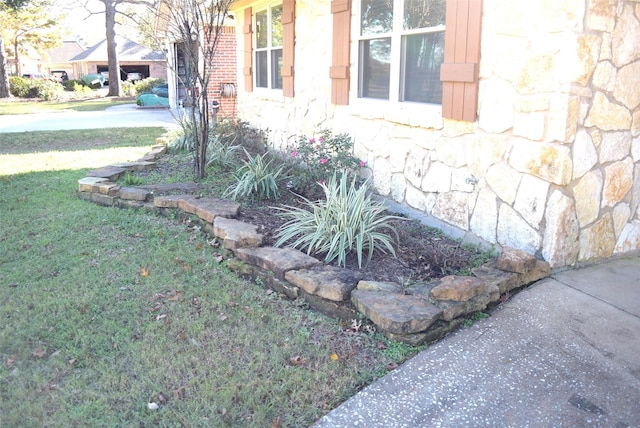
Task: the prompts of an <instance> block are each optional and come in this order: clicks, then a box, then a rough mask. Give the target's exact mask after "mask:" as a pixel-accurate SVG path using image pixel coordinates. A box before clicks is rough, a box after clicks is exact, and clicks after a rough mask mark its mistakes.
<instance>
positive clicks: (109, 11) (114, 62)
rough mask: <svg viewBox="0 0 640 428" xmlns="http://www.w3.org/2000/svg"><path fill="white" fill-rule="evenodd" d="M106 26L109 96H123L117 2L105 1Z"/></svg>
mask: <svg viewBox="0 0 640 428" xmlns="http://www.w3.org/2000/svg"><path fill="white" fill-rule="evenodd" d="M103 2H104V12H105V26H106V30H107V59H108V61H109V94H108V96H110V97H119V96H121V95H122V91H121V85H120V62H119V61H118V47H117V46H116V29H115V28H116V1H115V0H103Z"/></svg>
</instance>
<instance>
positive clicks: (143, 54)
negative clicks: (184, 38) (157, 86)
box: [71, 36, 167, 80]
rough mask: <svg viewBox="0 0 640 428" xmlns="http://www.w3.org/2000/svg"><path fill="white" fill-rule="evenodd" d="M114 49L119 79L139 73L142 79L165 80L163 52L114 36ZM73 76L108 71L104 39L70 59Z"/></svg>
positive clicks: (164, 56) (165, 62)
mask: <svg viewBox="0 0 640 428" xmlns="http://www.w3.org/2000/svg"><path fill="white" fill-rule="evenodd" d="M116 49H117V53H118V62H119V63H120V79H121V80H127V74H128V73H140V74H142V78H147V77H155V78H161V79H166V78H167V59H166V55H165V53H164V52H158V51H153V50H151V49H149V48H146V47H144V46H142V45H139V44H138V43H136V42H134V41H131V40H129V39H126V38H124V37H120V36H116ZM71 62H72V63H73V71H74V75H75V76H77V77H78V78H80V77H82V76H84V75H86V74H92V73H101V72H107V71H109V62H108V57H107V41H106V39H105V40H103V41H101V42H99V43H97V44H95V45H94V46H92V47H90V48H89V49H87V50H86V51H84V52H82V53H80V54H78V55H76V56H75V57H73V58H72V59H71Z"/></svg>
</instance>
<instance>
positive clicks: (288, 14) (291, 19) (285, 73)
mask: <svg viewBox="0 0 640 428" xmlns="http://www.w3.org/2000/svg"><path fill="white" fill-rule="evenodd" d="M295 22H296V2H295V0H284V1H283V2H282V39H283V40H282V70H280V72H281V73H282V95H284V96H285V97H293V94H294V91H293V82H294V78H293V70H294V61H293V60H294V54H295V37H296V28H295Z"/></svg>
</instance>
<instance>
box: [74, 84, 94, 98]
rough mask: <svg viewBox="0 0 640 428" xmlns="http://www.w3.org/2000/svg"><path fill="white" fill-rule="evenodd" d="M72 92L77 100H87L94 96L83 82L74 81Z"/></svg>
mask: <svg viewBox="0 0 640 428" xmlns="http://www.w3.org/2000/svg"><path fill="white" fill-rule="evenodd" d="M72 90H73V96H74V97H75V98H87V97H90V96H91V95H92V94H93V90H92V89H91V88H90V87H88V86H87V85H85V84H84V82H83V81H82V80H73V89H72Z"/></svg>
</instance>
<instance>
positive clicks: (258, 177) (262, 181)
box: [224, 149, 287, 200]
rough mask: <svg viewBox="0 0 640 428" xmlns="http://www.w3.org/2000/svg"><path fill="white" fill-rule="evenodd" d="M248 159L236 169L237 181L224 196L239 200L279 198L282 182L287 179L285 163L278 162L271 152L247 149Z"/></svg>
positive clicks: (245, 151)
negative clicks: (257, 152)
mask: <svg viewBox="0 0 640 428" xmlns="http://www.w3.org/2000/svg"><path fill="white" fill-rule="evenodd" d="M244 153H245V155H246V157H247V159H246V160H245V159H243V160H242V162H243V165H242V166H241V167H240V168H238V169H237V170H236V172H235V173H234V177H235V180H236V182H235V183H234V184H232V185H231V186H229V188H227V190H226V192H225V194H224V197H225V198H231V199H233V200H237V199H239V198H249V199H277V198H278V197H279V196H280V183H281V182H283V181H284V180H286V179H287V174H286V171H285V166H286V165H285V164H283V163H280V162H278V159H277V158H276V157H273V156H271V154H270V153H269V152H267V153H265V154H263V155H258V154H257V155H252V154H250V153H249V152H248V151H247V150H246V149H244Z"/></svg>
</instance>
